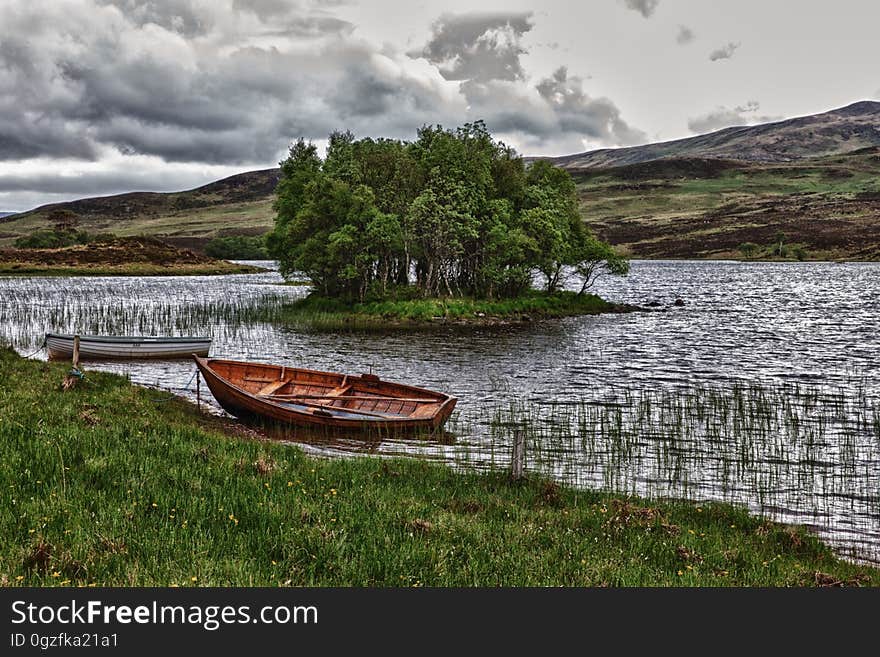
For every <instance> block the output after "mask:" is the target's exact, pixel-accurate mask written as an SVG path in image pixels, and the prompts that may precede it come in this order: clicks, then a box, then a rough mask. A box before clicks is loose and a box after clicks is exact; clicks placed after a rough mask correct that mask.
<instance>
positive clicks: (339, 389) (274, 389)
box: [193, 355, 457, 431]
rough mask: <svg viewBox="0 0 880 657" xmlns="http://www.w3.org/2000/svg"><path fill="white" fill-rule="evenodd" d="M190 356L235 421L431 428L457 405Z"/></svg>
mask: <svg viewBox="0 0 880 657" xmlns="http://www.w3.org/2000/svg"><path fill="white" fill-rule="evenodd" d="M193 358H194V359H195V361H196V365H197V366H198V368H199V371H201V373H202V376H204V378H205V382H206V383H207V384H208V388H210V390H211V394H213V395H214V398H215V399H216V400H217V402H218V403H219V404H220V405H221V406H222V407H223V408H224V409H225V410H226V411H227V412H228V413H230V414H232V415H234V416H236V417H239V418H256V419H269V420H274V421H276V422H280V423H283V424H295V425H299V426H310V427H324V428H329V429H344V430H350V429H353V430H362V429H365V428H376V429H383V430H386V429H387V430H402V431H414V430H418V429H425V430H433V429H437V428H439V427H441V426H442V425H443V423H444V422H446V420H448V419H449V416H450V414H451V413H452V410H453V409H454V408H455V402H456V401H457V400H456V399H455V397H450V396H449V395H445V394H443V393H439V392H433V391H431V390H424V389H422V388H416V387H414V386H408V385H403V384H400V383H391V382H390V381H382V380H381V379H380V378H379V377H378V376H376V375H375V374H360V375H349V374H336V373H333V372H320V371H316V370H307V369H300V368H295V367H286V366H284V365H267V364H264V363H249V362H245V361H235V360H222V359H219V358H200V357H198V356H196V355H193Z"/></svg>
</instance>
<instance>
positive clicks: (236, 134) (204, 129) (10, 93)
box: [0, 0, 463, 163]
mask: <svg viewBox="0 0 880 657" xmlns="http://www.w3.org/2000/svg"><path fill="white" fill-rule="evenodd" d="M92 1H93V2H97V0H92ZM191 6H194V3H188V2H184V1H183V0H175V1H172V2H169V3H166V4H164V5H163V4H161V3H154V2H137V1H136V0H113V2H110V1H109V0H101V1H100V4H93V5H92V8H93V11H90V12H89V14H88V15H87V16H86V15H80V16H62V15H61V12H62V11H63V9H62V8H59V7H52V6H49V7H48V8H47V7H46V6H45V5H44V6H42V7H36V8H33V9H24V10H22V9H21V8H18V9H17V10H16V11H11V10H10V9H9V7H8V5H0V161H3V160H6V161H12V160H17V159H23V158H34V157H40V156H47V157H55V158H63V157H72V158H80V159H96V158H98V157H99V154H100V153H102V152H104V151H105V150H106V148H107V147H112V148H115V149H117V150H118V151H120V152H122V153H127V154H146V155H156V156H159V157H162V158H164V159H165V160H167V161H180V162H186V161H193V162H196V161H197V162H206V163H233V162H235V163H250V162H259V163H266V162H270V161H273V160H274V159H276V158H277V157H278V155H279V154H283V151H284V149H285V147H286V145H287V143H288V141H289V140H291V139H293V138H296V137H297V136H300V135H302V136H305V137H309V138H321V137H323V136H325V135H326V134H327V133H328V132H329V131H330V130H332V129H335V128H338V127H341V126H344V127H349V128H351V129H352V130H354V131H356V132H357V131H366V130H374V129H377V126H379V129H382V125H380V118H381V115H382V114H383V113H387V115H388V117H389V120H388V122H387V123H386V124H384V130H383V132H385V133H386V134H389V133H390V134H392V136H403V135H410V134H412V133H413V132H414V131H415V129H416V128H417V127H418V126H419V125H421V124H422V123H425V122H433V121H446V120H449V119H451V117H452V116H453V114H452V112H453V111H455V110H456V109H462V108H463V102H461V103H459V104H458V105H456V104H455V103H452V104H450V100H449V98H448V97H444V96H443V95H442V94H441V93H440V92H441V90H440V89H438V88H436V86H434V85H432V84H431V83H429V82H425V81H424V80H422V79H420V78H416V77H414V76H413V75H412V74H408V73H406V72H405V71H404V69H403V68H401V67H400V66H399V65H396V64H395V63H394V62H393V61H391V60H390V59H388V57H387V56H385V55H382V54H379V53H378V52H377V51H376V49H375V48H373V47H371V46H369V45H368V44H364V43H362V42H360V41H357V40H356V39H354V38H352V37H351V35H350V30H349V29H348V28H347V27H346V26H348V25H349V24H348V23H345V22H344V21H337V20H336V19H334V18H333V17H332V16H329V15H327V14H325V13H323V10H321V12H320V13H318V14H314V13H308V12H306V13H299V14H296V13H294V14H290V15H286V18H285V19H284V20H280V21H274V20H273V21H270V22H266V23H260V22H259V21H256V20H255V19H254V18H253V16H252V17H251V19H250V20H251V21H252V22H253V25H251V27H252V28H253V33H254V34H256V35H257V36H259V37H260V38H261V39H265V35H266V33H268V32H271V31H272V30H273V29H276V28H278V27H279V26H281V27H282V29H285V30H287V32H288V38H282V37H279V41H278V44H279V47H273V46H270V45H265V41H264V40H263V41H260V42H259V43H260V44H261V45H260V46H259V47H257V46H256V45H253V44H252V43H248V40H247V38H246V35H245V37H241V35H238V34H237V33H235V32H234V31H233V32H232V33H230V34H228V35H227V33H225V32H224V31H223V30H224V29H232V30H235V29H237V25H236V20H235V18H236V17H235V15H233V14H229V13H228V12H229V11H230V9H229V7H230V6H229V5H219V4H216V5H211V10H212V11H217V12H219V11H220V10H221V9H222V8H223V7H225V9H223V11H226V12H227V15H225V16H220V15H219V14H211V13H210V12H209V11H206V12H204V20H201V21H200V22H198V23H197V24H196V23H194V22H192V21H189V19H186V18H185V19H182V20H183V23H181V21H175V20H173V16H179V15H184V16H186V15H187V14H186V12H185V11H184V10H185V9H186V8H187V7H191ZM279 7H280V5H279ZM123 9H124V10H125V11H123ZM160 9H162V10H163V11H164V10H167V13H165V14H161V15H159V13H158V12H159V11H160ZM271 9H272V5H271V3H270V4H266V3H264V4H262V5H261V10H262V11H264V12H266V11H269V10H271ZM129 10H130V11H131V12H132V16H131V17H129V16H128V13H127V12H128V11H129ZM301 11H302V10H301ZM153 19H155V20H153ZM221 19H222V20H221ZM163 24H164V25H166V26H168V27H163ZM180 25H184V26H187V25H189V26H190V27H189V28H187V29H190V28H192V29H196V27H198V29H200V30H204V29H207V28H208V27H210V26H213V27H210V29H212V30H213V32H211V34H210V35H209V36H208V37H205V38H203V39H202V38H200V41H199V44H198V46H194V45H193V43H192V41H187V40H186V39H184V38H183V37H182V36H181V34H180V32H179V31H178V30H177V29H176V28H177V27H179V26H180ZM229 25H232V27H229ZM291 31H292V32H293V33H295V34H294V35H293V36H294V37H295V38H292V37H290V33H291ZM306 33H308V34H306ZM19 34H23V35H27V36H26V38H18V37H17V36H16V35H19ZM304 34H305V36H304ZM327 35H329V37H328V38H326V39H325V38H322V37H324V36H327ZM226 36H228V37H229V38H228V39H226V38H225V37H226ZM306 38H308V39H309V40H305V39H306ZM254 43H256V42H254ZM291 44H293V45H292V46H291ZM284 46H287V49H281V48H282V47H284ZM304 46H310V47H304Z"/></svg>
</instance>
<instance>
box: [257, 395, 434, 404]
mask: <svg viewBox="0 0 880 657" xmlns="http://www.w3.org/2000/svg"><path fill="white" fill-rule="evenodd" d="M265 396H266V397H270V398H278V399H342V400H346V399H361V400H364V401H399V402H409V403H412V404H439V403H440V400H439V399H424V398H407V397H367V396H364V395H265Z"/></svg>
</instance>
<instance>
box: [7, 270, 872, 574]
mask: <svg viewBox="0 0 880 657" xmlns="http://www.w3.org/2000/svg"><path fill="white" fill-rule="evenodd" d="M280 280H281V278H280V276H279V275H278V274H277V272H266V273H262V274H255V275H232V276H205V277H155V278H141V279H139V278H133V277H89V278H77V277H72V278H57V277H46V278H41V277H33V278H0V339H2V340H6V341H8V342H11V343H12V344H14V345H15V347H16V348H17V349H18V350H19V351H20V352H21V353H31V352H33V351H35V350H36V349H37V347H38V346H39V344H40V342H41V341H42V337H43V334H44V333H45V332H46V331H63V332H72V331H78V332H83V333H107V334H117V335H121V334H141V335H151V334H165V335H194V334H197V335H208V336H211V337H212V339H213V344H212V354H214V355H217V356H223V357H228V358H240V359H250V360H259V361H267V362H282V363H287V364H290V365H302V366H306V367H310V368H315V369H324V370H333V371H346V372H361V371H368V370H370V369H372V370H373V371H376V372H378V373H379V374H381V375H382V376H383V377H385V378H388V379H392V380H400V381H405V382H410V383H413V384H416V385H421V386H424V387H428V388H434V389H438V390H444V391H448V392H450V393H452V394H454V395H456V396H457V397H459V399H460V401H459V405H458V409H457V411H456V414H455V416H454V418H453V421H452V422H451V423H450V432H451V433H452V434H454V439H453V440H447V441H443V442H425V441H421V442H416V443H413V442H408V441H393V440H381V441H374V442H364V441H358V440H350V441H328V440H326V439H323V438H320V437H317V438H316V437H308V436H304V435H299V436H292V438H293V439H295V440H297V441H298V442H300V443H301V444H303V445H304V446H305V447H306V449H308V450H309V451H311V452H314V453H319V454H326V455H337V454H340V453H351V452H368V453H375V454H383V455H400V454H414V455H418V456H421V457H424V458H432V459H444V460H447V461H450V462H453V463H457V464H460V465H461V466H462V467H476V468H480V467H493V466H498V465H499V464H504V463H506V461H507V458H508V452H509V441H510V431H511V428H510V426H509V424H508V425H505V426H502V424H499V422H497V421H498V420H505V418H506V419H507V420H511V421H515V422H519V421H521V420H522V419H523V418H524V417H525V418H527V419H529V420H531V421H532V422H533V423H534V424H536V425H539V426H540V427H542V428H541V429H540V430H537V431H535V432H534V433H533V435H532V436H530V445H529V448H530V467H531V468H532V469H533V470H541V471H543V472H545V473H548V474H550V475H552V476H555V477H557V478H559V479H561V480H564V481H568V482H570V483H573V484H576V485H582V486H606V487H612V488H615V489H617V490H622V491H631V492H635V493H642V494H656V495H669V494H680V495H685V496H688V497H692V498H695V499H717V500H727V501H732V502H738V503H743V504H747V505H749V506H750V507H751V508H752V509H755V510H759V511H761V510H762V511H763V512H765V513H768V514H769V515H772V516H773V517H775V518H778V519H781V520H784V521H789V522H802V523H805V524H808V525H810V526H813V527H816V528H817V530H818V531H820V533H821V534H822V535H823V537H825V538H826V539H827V540H829V541H830V542H831V543H832V544H833V545H835V546H836V547H837V548H838V549H839V550H841V551H842V552H843V553H847V554H855V555H856V556H857V557H860V558H870V559H878V558H880V556H878V555H880V469H878V467H877V464H878V463H880V453H878V452H880V415H877V416H876V420H875V416H872V413H875V414H876V413H877V404H878V393H880V384H878V381H877V377H876V376H872V374H873V373H874V372H875V371H876V362H875V358H876V356H875V355H876V354H877V353H878V352H880V337H878V333H877V330H876V327H877V324H878V313H877V308H876V299H878V298H880V265H877V264H873V263H852V264H832V263H796V264H795V263H734V262H676V261H655V262H645V261H641V262H634V263H633V265H632V271H631V274H630V276H629V277H627V278H625V279H614V278H606V279H601V280H600V281H599V283H598V285H597V290H596V291H597V292H598V293H599V294H602V295H603V296H605V297H606V298H609V299H611V300H614V301H618V302H624V303H632V304H637V305H646V304H648V303H649V302H652V301H657V302H659V303H660V308H659V309H658V310H656V311H652V312H645V313H634V314H629V315H601V316H594V317H581V318H569V319H565V320H559V321H551V322H536V323H534V324H532V325H528V326H512V327H490V328H469V329H466V330H463V329H460V328H444V327H438V328H437V329H436V330H431V331H420V332H418V333H415V334H407V333H387V334H381V333H362V334H358V333H338V334H337V333H311V332H308V331H304V330H296V329H293V328H290V327H277V326H273V325H272V324H271V323H267V322H264V321H261V319H260V318H261V317H262V316H265V315H266V314H267V313H268V314H269V315H271V313H272V312H274V311H275V310H277V308H278V307H279V305H280V304H282V303H284V302H286V301H288V300H290V299H294V298H297V297H299V296H302V295H303V294H305V289H304V288H301V287H291V286H281V285H278V284H277V283H279V282H280ZM677 298H681V299H683V300H684V301H685V305H684V306H683V307H675V306H673V305H672V303H673V301H674V300H675V299H677ZM90 366H92V367H100V368H101V369H108V370H111V371H114V372H120V373H124V374H127V375H129V376H130V377H131V378H132V380H133V381H135V382H137V383H141V384H145V385H158V386H160V387H165V388H169V389H172V390H175V391H177V392H179V393H181V394H184V395H188V396H190V397H192V395H193V393H192V391H191V390H184V388H186V386H187V384H188V382H190V381H191V380H192V374H193V371H194V370H193V365H192V364H191V363H189V362H186V361H178V362H155V363H144V362H141V363H101V364H91V365H90ZM734 390H739V392H732V391H734ZM811 390H819V391H822V394H819V393H816V394H815V395H813V396H811V395H812V393H811V392H810V391H811ZM673 391H675V394H674V395H673V394H672V393H673ZM780 391H781V392H780ZM826 393H827V394H826ZM780 394H783V395H785V398H786V399H787V400H788V401H782V400H781V398H779V397H778V395H780ZM664 395H669V396H664ZM675 395H678V397H676V396H675ZM737 395H738V396H737ZM813 397H815V400H814V399H813ZM682 399H684V401H682ZM767 399H769V400H770V401H769V402H768V403H769V404H770V406H769V408H768V409H765V408H763V407H761V406H760V404H761V400H767ZM732 402H736V403H741V404H745V407H749V408H751V406H750V405H753V406H754V408H752V412H753V413H754V415H747V414H746V411H745V410H742V409H740V410H737V409H736V408H733V407H731V406H730V404H731V403H732ZM786 404H788V405H787V406H786ZM745 407H743V408H745ZM215 411H216V412H219V409H217V408H216V407H215ZM785 413H788V416H787V417H786V416H784V414H785ZM780 414H782V415H783V416H782V417H779V415H780ZM514 416H515V417H514ZM511 418H512V419H511ZM792 418H795V419H794V420H793V419H792ZM493 419H494V420H496V422H495V426H493V422H492V421H493ZM752 422H754V424H750V423H752ZM873 422H877V424H876V426H875V425H874V424H872V423H873ZM793 423H795V424H793Z"/></svg>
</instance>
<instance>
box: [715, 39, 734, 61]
mask: <svg viewBox="0 0 880 657" xmlns="http://www.w3.org/2000/svg"><path fill="white" fill-rule="evenodd" d="M739 46H740V44H739V43H734V42H733V41H731V42H730V43H728V44H727V45H724V46H721V47H720V48H716V49H715V50H713V51H712V52H710V53H709V61H713V62H717V61H718V60H720V59H730V58H731V57H733V53H735V52H736V49H737V48H739Z"/></svg>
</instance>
